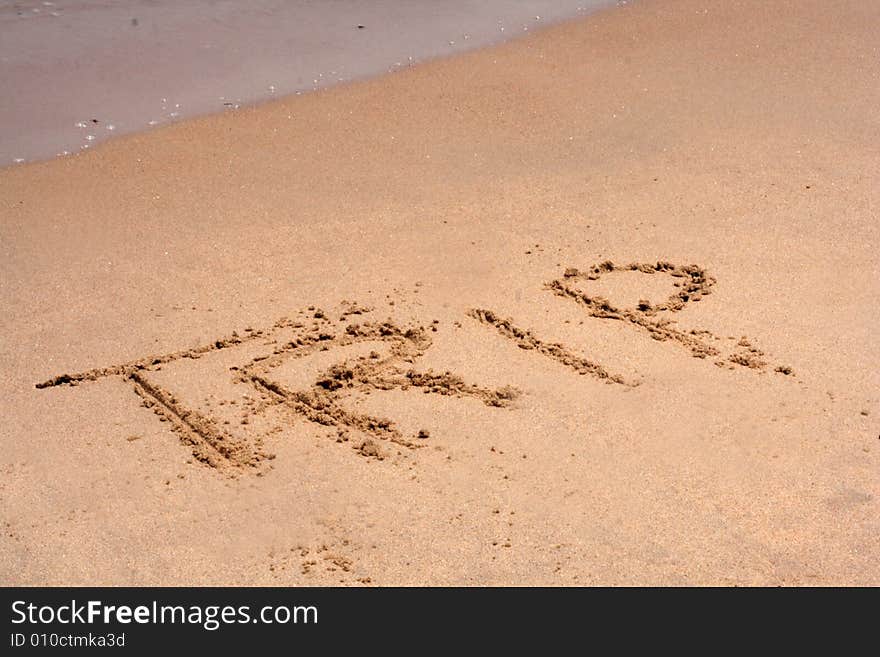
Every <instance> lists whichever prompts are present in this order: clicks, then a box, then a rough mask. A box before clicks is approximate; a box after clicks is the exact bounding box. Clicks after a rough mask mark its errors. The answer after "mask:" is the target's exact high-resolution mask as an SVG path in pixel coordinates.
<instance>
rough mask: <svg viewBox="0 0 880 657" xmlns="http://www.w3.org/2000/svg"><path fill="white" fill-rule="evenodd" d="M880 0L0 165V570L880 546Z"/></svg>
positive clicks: (390, 82)
mask: <svg viewBox="0 0 880 657" xmlns="http://www.w3.org/2000/svg"><path fill="white" fill-rule="evenodd" d="M878 24H880V5H877V3H866V2H863V1H841V2H834V3H827V2H819V1H810V2H808V1H797V2H794V1H792V2H784V1H781V2H773V3H767V2H764V1H763V0H744V1H741V2H736V3H732V2H727V1H721V0H717V1H711V0H710V1H707V0H700V1H699V2H696V1H694V0H645V1H644V2H640V3H637V4H636V5H634V6H627V7H623V8H618V9H613V10H608V11H605V12H601V13H599V14H597V15H594V16H592V17H589V18H587V19H584V20H582V21H578V22H572V23H568V24H565V25H561V26H557V27H554V28H551V29H550V30H548V31H544V32H541V33H540V34H535V35H533V36H530V37H528V38H526V39H523V40H520V41H517V42H512V43H508V44H505V45H502V46H498V47H495V48H493V49H490V50H484V51H479V52H474V53H470V54H466V55H462V56H459V57H457V58H454V59H450V60H444V61H437V62H433V63H430V64H428V65H425V66H421V67H416V68H413V69H410V70H406V71H403V72H401V73H398V74H394V75H391V76H386V77H384V78H382V79H377V80H374V81H369V82H363V83H358V84H355V85H351V86H346V87H339V88H334V89H331V90H327V91H321V92H317V93H314V94H311V95H308V96H302V97H297V98H294V99H286V100H282V101H278V102H275V103H271V104H268V105H264V106H262V107H260V108H257V109H251V110H243V111H240V112H236V113H232V114H225V115H219V116H213V117H208V118H204V119H200V120H196V121H190V122H184V123H180V124H177V125H174V126H171V127H168V128H164V129H161V130H157V131H154V132H152V133H150V134H144V135H135V136H131V137H126V138H123V139H120V140H116V141H111V142H109V143H107V144H105V145H103V146H101V147H100V148H97V149H94V150H93V151H90V152H89V153H87V154H84V155H81V156H78V157H75V158H67V159H64V160H56V161H52V162H47V163H42V164H34V165H25V166H22V167H16V168H10V169H6V170H4V171H2V172H0V208H2V224H0V248H2V254H0V255H2V259H0V285H2V288H0V289H2V294H0V304H2V305H0V311H2V313H0V316H2V320H0V321H2V335H3V339H2V342H0V373H2V374H0V394H2V399H3V408H4V413H3V423H2V426H0V439H2V456H0V459H2V479H0V521H2V527H3V538H2V548H0V581H2V582H3V583H4V584H209V583H211V584H278V585H309V584H337V583H341V584H355V585H357V584H362V583H369V584H379V585H387V584H407V585H409V584H491V585H495V584H551V585H555V584H563V585H568V584H600V583H601V584H880V566H878V563H880V526H878V525H880V522H878V520H880V513H878V512H880V507H878V496H880V476H878V466H880V442H878V429H880V428H878V418H880V403H878V392H877V391H878V383H880V380H878V368H877V363H878V356H880V353H878V351H880V350H878V340H877V332H876V328H875V321H876V308H877V306H878V302H880V286H878V264H880V258H878V249H877V246H878V222H877V218H876V208H877V207H878V200H880V199H878V191H880V149H878V145H880V123H878V118H877V116H878V115H877V112H876V108H877V107H878V106H880V81H878V71H880V66H878V59H877V55H878V47H880V32H878V30H877V29H876V26H877V25H878ZM603 263H606V264H603ZM631 264H632V265H633V266H632V267H630V265H631ZM872 320H874V321H872ZM95 368H97V369H95ZM77 373H81V374H82V376H79V377H78V376H76V375H77ZM61 375H66V376H62V378H61V379H54V377H58V376H61ZM71 375H73V376H71ZM53 379H54V380H53ZM47 381H48V382H49V385H47V386H46V387H41V388H37V387H35V384H38V383H42V382H47ZM71 383H72V384H75V385H71Z"/></svg>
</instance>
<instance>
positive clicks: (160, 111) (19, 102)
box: [0, 0, 615, 166]
mask: <svg viewBox="0 0 880 657" xmlns="http://www.w3.org/2000/svg"><path fill="white" fill-rule="evenodd" d="M610 4H615V1H614V0H519V1H512V0H506V1H505V0H490V1H486V0H448V1H446V2H442V3H441V2H436V1H435V0H376V1H372V2H365V1H357V0H325V1H320V2H319V1H312V2H309V1H307V0H295V1H288V2H284V1H282V0H254V1H250V2H236V1H233V0H199V1H192V2H186V3H181V2H175V1H174V0H117V1H110V0H68V1H65V0H57V1H56V2H40V1H38V0H23V1H18V2H9V1H4V0H0V85H2V87H3V93H2V94H0V166H5V165H8V164H13V163H18V162H26V161H30V160H35V159H42V158H48V157H53V156H55V155H65V154H68V153H75V152H78V151H80V150H83V149H86V148H90V147H91V146H93V145H94V144H96V143H98V142H100V141H101V140H103V139H107V138H108V137H111V136H113V135H118V134H123V133H127V132H135V131H139V130H145V129H149V128H150V127H151V126H156V125H161V124H163V123H168V122H171V121H175V120H179V119H180V118H183V117H187V116H193V115H198V114H205V113H209V112H216V111H223V110H234V109H236V108H237V107H239V106H241V105H244V104H248V103H253V102H256V101H259V100H262V99H265V98H269V97H272V96H273V95H285V94H291V93H296V92H305V91H311V90H315V89H320V88H322V87H326V86H328V85H331V84H335V83H340V82H345V81H350V80H354V79H358V78H363V77H367V76H372V75H377V74H382V73H385V72H388V71H393V70H395V69H396V68H400V67H405V66H410V65H412V64H414V63H416V62H418V61H422V60H425V59H428V58H432V57H438V56H446V55H450V54H454V53H456V52H461V51H463V50H467V49H471V48H475V47H479V46H484V45H488V44H490V43H493V42H497V41H500V40H503V39H506V38H514V37H516V36H520V35H522V34H524V33H527V32H528V31H529V30H533V29H536V28H539V27H541V26H544V25H546V24H548V23H551V22H555V21H559V20H563V19H566V18H571V17H575V16H577V15H580V14H584V13H586V12H588V11H591V10H595V9H597V8H599V7H602V6H607V5H610Z"/></svg>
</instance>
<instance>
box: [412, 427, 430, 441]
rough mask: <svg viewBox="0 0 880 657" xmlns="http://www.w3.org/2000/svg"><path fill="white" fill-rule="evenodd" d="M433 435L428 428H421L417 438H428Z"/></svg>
mask: <svg viewBox="0 0 880 657" xmlns="http://www.w3.org/2000/svg"><path fill="white" fill-rule="evenodd" d="M430 437H431V434H430V432H429V431H428V430H427V429H419V433H418V434H416V438H418V439H420V440H426V439H428V438H430Z"/></svg>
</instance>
